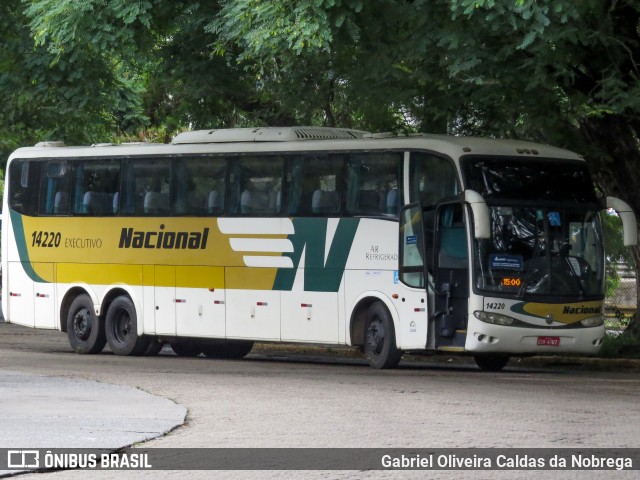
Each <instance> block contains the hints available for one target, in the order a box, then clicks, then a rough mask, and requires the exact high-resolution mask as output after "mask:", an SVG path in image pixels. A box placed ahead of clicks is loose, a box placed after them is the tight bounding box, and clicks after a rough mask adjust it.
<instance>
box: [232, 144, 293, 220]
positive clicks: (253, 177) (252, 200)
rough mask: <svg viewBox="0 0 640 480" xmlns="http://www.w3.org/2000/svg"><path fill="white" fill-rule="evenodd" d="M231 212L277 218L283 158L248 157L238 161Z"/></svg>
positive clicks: (279, 208) (280, 202) (280, 195)
mask: <svg viewBox="0 0 640 480" xmlns="http://www.w3.org/2000/svg"><path fill="white" fill-rule="evenodd" d="M236 171H237V172H238V174H237V176H239V177H240V178H235V181H234V182H233V184H234V186H235V188H234V193H235V198H234V199H235V208H234V210H233V213H240V214H242V215H252V216H253V215H255V216H262V217H264V216H274V215H279V214H280V211H281V206H282V201H281V200H282V185H283V182H282V177H283V173H284V158H282V157H280V156H272V155H269V156H266V155H265V156H247V157H242V158H240V159H239V160H238V162H237V168H236Z"/></svg>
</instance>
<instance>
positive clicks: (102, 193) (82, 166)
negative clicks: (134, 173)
mask: <svg viewBox="0 0 640 480" xmlns="http://www.w3.org/2000/svg"><path fill="white" fill-rule="evenodd" d="M120 163H121V162H120V160H117V159H100V160H89V161H76V162H73V164H74V168H73V188H72V192H71V195H70V199H71V210H72V213H74V214H76V215H88V216H95V217H104V216H113V215H114V213H117V206H118V199H117V197H116V193H117V191H118V189H119V188H120ZM114 203H115V205H116V209H115V210H114Z"/></svg>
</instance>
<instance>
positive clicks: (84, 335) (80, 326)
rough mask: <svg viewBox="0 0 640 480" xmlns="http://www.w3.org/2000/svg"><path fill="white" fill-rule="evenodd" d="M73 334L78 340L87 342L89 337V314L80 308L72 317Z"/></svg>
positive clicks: (85, 309) (86, 310)
mask: <svg viewBox="0 0 640 480" xmlns="http://www.w3.org/2000/svg"><path fill="white" fill-rule="evenodd" d="M73 333H74V335H75V337H76V338H77V339H78V340H82V341H83V342H84V341H87V340H88V339H89V337H90V336H91V313H90V312H89V309H87V308H81V309H80V310H78V312H77V313H76V314H75V315H74V316H73Z"/></svg>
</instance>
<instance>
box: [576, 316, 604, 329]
mask: <svg viewBox="0 0 640 480" xmlns="http://www.w3.org/2000/svg"><path fill="white" fill-rule="evenodd" d="M580 323H581V324H582V326H583V327H599V326H600V325H603V324H604V315H598V316H597V317H589V318H585V319H584V320H580Z"/></svg>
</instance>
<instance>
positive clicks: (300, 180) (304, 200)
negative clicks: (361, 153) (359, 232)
mask: <svg viewBox="0 0 640 480" xmlns="http://www.w3.org/2000/svg"><path fill="white" fill-rule="evenodd" d="M343 165H344V157H343V155H330V154H329V155H328V154H318V153H307V154H301V155H300V156H299V157H297V158H294V159H292V160H291V161H290V162H289V173H288V175H287V177H290V181H289V183H288V197H287V204H288V210H287V212H288V214H289V215H297V216H312V215H313V216H316V215H318V216H336V215H338V214H339V213H340V212H341V211H342V192H343V189H342V188H341V186H342V170H343Z"/></svg>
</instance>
